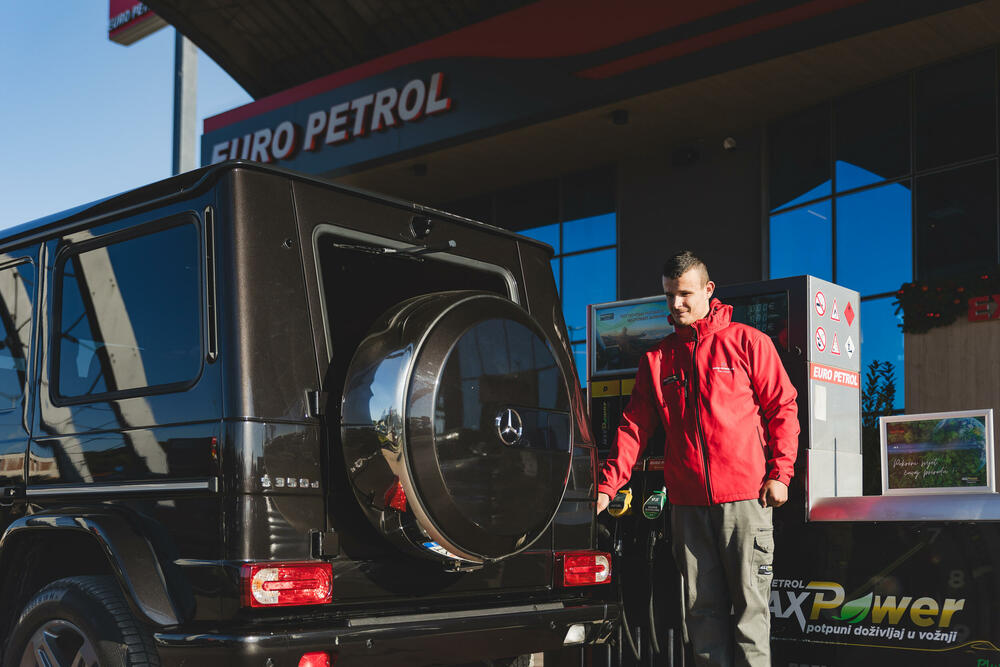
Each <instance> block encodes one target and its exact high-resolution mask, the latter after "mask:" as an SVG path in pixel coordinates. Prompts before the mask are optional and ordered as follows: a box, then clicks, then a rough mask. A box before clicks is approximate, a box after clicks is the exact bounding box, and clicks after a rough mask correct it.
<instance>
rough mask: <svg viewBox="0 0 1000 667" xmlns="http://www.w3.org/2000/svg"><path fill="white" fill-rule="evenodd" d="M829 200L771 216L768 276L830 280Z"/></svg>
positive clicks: (831, 264)
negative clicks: (802, 276) (807, 275)
mask: <svg viewBox="0 0 1000 667" xmlns="http://www.w3.org/2000/svg"><path fill="white" fill-rule="evenodd" d="M830 218H831V212H830V202H829V201H824V202H818V203H816V204H810V205H808V206H805V207H803V208H797V209H795V210H794V211H788V212H787V213H781V214H779V215H772V216H771V277H772V278H787V277H788V276H801V275H804V274H807V273H808V274H810V275H814V276H816V277H818V278H823V279H824V280H833V248H832V247H831V244H832V239H831V235H832V230H833V227H832V224H831V222H830Z"/></svg>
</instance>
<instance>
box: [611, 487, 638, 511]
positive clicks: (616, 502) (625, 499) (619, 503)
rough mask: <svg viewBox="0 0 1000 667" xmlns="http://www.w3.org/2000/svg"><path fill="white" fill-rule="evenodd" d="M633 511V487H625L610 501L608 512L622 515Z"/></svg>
mask: <svg viewBox="0 0 1000 667" xmlns="http://www.w3.org/2000/svg"><path fill="white" fill-rule="evenodd" d="M631 513H632V489H630V488H624V489H622V490H620V491H619V492H618V493H616V494H615V497H614V498H612V499H611V502H610V503H608V514H610V515H611V516H613V517H616V518H617V517H620V516H624V515H626V514H631Z"/></svg>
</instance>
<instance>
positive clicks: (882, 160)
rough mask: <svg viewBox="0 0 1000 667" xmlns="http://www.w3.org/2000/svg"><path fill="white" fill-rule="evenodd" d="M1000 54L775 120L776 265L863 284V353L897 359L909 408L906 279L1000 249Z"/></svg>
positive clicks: (966, 267)
mask: <svg viewBox="0 0 1000 667" xmlns="http://www.w3.org/2000/svg"><path fill="white" fill-rule="evenodd" d="M996 59H997V52H996V50H995V49H990V50H988V51H984V52H980V53H976V54H973V55H971V56H966V57H963V58H959V59H956V60H954V61H950V62H946V63H942V64H939V65H934V66H932V67H927V68H925V69H922V70H920V71H916V72H911V73H909V74H907V75H904V76H901V77H896V78H894V79H892V80H890V81H886V82H884V83H881V84H878V85H875V86H872V87H870V88H867V89H865V90H862V91H859V92H856V93H854V94H851V95H847V96H844V97H843V98H839V99H836V100H831V101H830V102H829V103H827V104H823V105H820V106H818V107H815V108H812V109H808V110H806V111H802V112H799V113H796V114H794V115H793V116H790V117H788V118H785V119H782V120H779V121H777V122H775V123H772V124H771V125H770V126H769V127H768V151H769V155H768V170H767V173H768V177H769V188H768V196H769V198H770V204H769V205H768V207H767V209H768V210H769V211H770V213H769V214H768V228H769V239H770V242H769V251H770V271H769V275H770V277H771V278H780V277H785V276H792V275H801V274H804V273H809V274H812V275H815V276H818V277H821V278H825V279H828V280H832V281H833V282H836V283H838V284H841V285H844V286H846V287H849V288H851V289H854V290H857V291H858V292H859V293H860V294H861V329H862V331H861V358H862V364H863V367H866V366H867V365H868V364H869V363H870V362H872V361H876V360H877V361H890V362H892V363H893V365H894V366H895V367H896V382H897V385H896V406H895V407H896V408H897V409H899V410H902V409H903V407H904V401H905V397H904V392H903V372H904V368H903V335H902V332H901V330H900V324H901V316H900V315H899V314H897V313H896V312H895V306H894V304H893V301H894V299H893V296H894V293H895V292H896V291H897V290H898V289H899V287H900V285H902V284H903V283H905V282H909V281H911V280H913V279H914V277H916V278H917V279H919V280H927V279H933V278H944V277H947V276H949V275H955V274H956V273H964V272H969V271H971V270H978V269H983V270H987V269H990V270H992V269H993V268H994V267H996V265H997V263H998V260H1000V253H998V246H1000V229H998V193H997V178H998V167H997V163H998V158H1000V156H998V153H997V130H996V125H997V102H996V90H997V82H996V77H997V64H996ZM830 147H832V151H831V150H830ZM911 154H912V156H913V161H912V162H911Z"/></svg>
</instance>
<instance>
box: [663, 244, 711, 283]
mask: <svg viewBox="0 0 1000 667" xmlns="http://www.w3.org/2000/svg"><path fill="white" fill-rule="evenodd" d="M699 268H700V269H701V272H702V274H703V275H704V279H703V280H702V284H704V283H707V282H708V281H709V280H711V278H709V277H708V267H707V266H706V265H705V262H703V261H701V259H700V258H699V257H698V256H697V255H695V254H694V253H693V252H691V251H690V250H682V251H681V252H679V253H676V254H674V255H671V256H670V259H668V260H667V261H666V262H664V263H663V277H664V278H671V279H673V280H676V279H678V278H680V277H681V276H683V275H684V274H685V273H687V272H688V271H690V270H691V269H699Z"/></svg>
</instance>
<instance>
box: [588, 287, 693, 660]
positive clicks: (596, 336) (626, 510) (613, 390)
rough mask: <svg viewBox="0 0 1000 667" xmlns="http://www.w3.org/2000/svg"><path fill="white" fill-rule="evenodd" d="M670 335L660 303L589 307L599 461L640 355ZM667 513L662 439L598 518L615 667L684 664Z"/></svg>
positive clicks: (611, 443)
mask: <svg viewBox="0 0 1000 667" xmlns="http://www.w3.org/2000/svg"><path fill="white" fill-rule="evenodd" d="M672 330H673V327H672V326H671V325H670V324H669V323H668V322H667V311H666V307H665V301H664V300H663V298H662V297H651V298H647V299H636V300H631V301H620V302H615V303H613V304H599V305H597V306H591V310H590V326H589V327H588V351H589V352H590V363H589V364H588V367H589V370H590V373H589V378H590V381H589V382H588V395H589V398H590V408H591V419H592V422H593V424H592V425H593V430H594V433H595V436H596V440H597V443H598V450H599V453H600V456H601V458H607V456H608V455H609V453H610V451H611V448H612V447H613V446H614V444H615V438H616V431H617V428H618V424H619V422H620V419H621V413H622V410H623V409H624V408H625V406H627V405H628V402H629V400H630V398H631V394H632V389H633V387H634V386H635V373H636V370H637V368H638V365H639V360H640V359H641V357H642V354H643V353H645V351H646V350H647V349H648V348H649V347H650V346H651V345H653V344H655V343H656V342H658V341H659V340H660V339H661V338H663V337H664V336H666V335H667V334H669V333H670V332H671V331H672ZM667 506H668V502H667V493H666V489H665V488H664V487H663V433H662V432H659V433H657V434H654V436H653V437H651V438H650V440H649V443H648V445H647V447H646V451H645V452H643V455H642V457H641V458H640V459H639V460H638V461H636V463H635V466H634V467H633V470H632V475H631V479H630V482H629V484H628V485H627V486H626V487H623V488H622V489H621V490H620V491H619V492H618V494H617V495H616V496H615V497H614V498H613V499H612V500H611V502H610V503H609V505H608V511H607V513H606V514H603V515H602V516H601V522H602V525H603V526H606V528H607V532H608V535H609V536H610V539H611V548H610V551H611V552H612V553H613V554H614V558H615V560H616V563H615V565H614V567H613V568H612V569H613V571H614V572H615V573H616V575H615V582H614V585H615V594H616V601H617V602H618V605H619V614H620V619H621V623H620V626H619V639H618V644H617V646H616V647H615V650H613V651H612V656H611V657H612V659H611V665H613V666H614V667H632V666H639V665H675V664H682V663H681V662H679V661H678V660H677V658H679V652H677V651H675V649H679V648H680V645H679V643H675V642H674V637H675V636H676V632H677V630H679V628H680V623H681V616H680V613H679V607H678V606H677V605H676V604H674V602H676V601H677V600H679V596H680V588H679V585H678V583H677V576H678V575H677V571H676V567H675V566H674V564H673V558H672V556H671V554H670V549H669V539H668V538H669V535H670V528H669V523H668V517H669V512H667V511H666V509H667ZM675 652H677V653H678V655H677V656H675Z"/></svg>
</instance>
